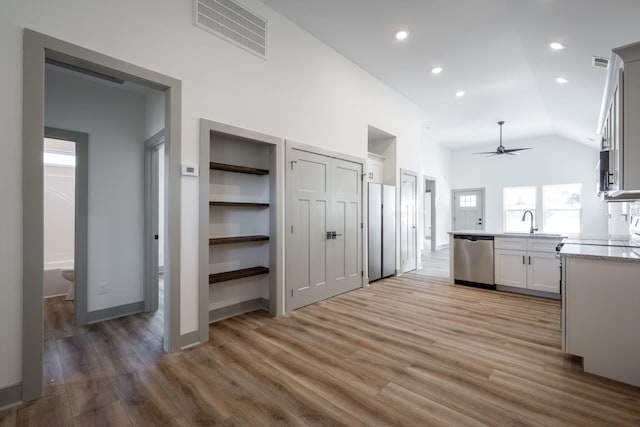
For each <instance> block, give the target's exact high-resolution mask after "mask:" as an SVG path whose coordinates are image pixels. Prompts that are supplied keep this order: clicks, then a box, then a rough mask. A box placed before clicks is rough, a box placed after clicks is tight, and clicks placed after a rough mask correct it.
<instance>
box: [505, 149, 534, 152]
mask: <svg viewBox="0 0 640 427" xmlns="http://www.w3.org/2000/svg"><path fill="white" fill-rule="evenodd" d="M522 150H531V148H506V149H505V150H504V152H505V153H512V152H514V151H522Z"/></svg>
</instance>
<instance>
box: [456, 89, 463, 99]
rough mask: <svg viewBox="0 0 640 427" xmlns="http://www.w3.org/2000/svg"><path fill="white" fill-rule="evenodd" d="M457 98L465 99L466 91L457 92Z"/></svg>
mask: <svg viewBox="0 0 640 427" xmlns="http://www.w3.org/2000/svg"><path fill="white" fill-rule="evenodd" d="M456 96H457V97H458V98H461V97H463V96H464V91H463V90H459V91H457V92H456Z"/></svg>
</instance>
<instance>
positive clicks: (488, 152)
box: [473, 151, 497, 154]
mask: <svg viewBox="0 0 640 427" xmlns="http://www.w3.org/2000/svg"><path fill="white" fill-rule="evenodd" d="M473 154H497V153H496V152H495V151H482V152H480V153H473Z"/></svg>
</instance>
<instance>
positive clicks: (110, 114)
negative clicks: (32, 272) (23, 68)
mask: <svg viewBox="0 0 640 427" xmlns="http://www.w3.org/2000/svg"><path fill="white" fill-rule="evenodd" d="M145 115H146V113H145V97H144V96H143V95H141V94H138V93H131V92H127V91H124V90H122V89H120V88H119V86H117V85H114V84H112V83H109V82H104V83H103V82H101V81H98V80H95V79H90V78H88V77H86V76H83V75H78V74H75V73H70V72H68V71H60V70H59V69H57V68H54V67H49V66H48V67H47V69H46V80H45V124H46V125H47V126H52V127H56V128H61V129H66V130H72V131H78V132H85V133H87V134H89V230H88V254H87V255H88V283H87V297H88V301H87V309H88V311H95V310H100V309H105V308H110V307H115V306H120V305H125V304H129V303H132V302H137V301H141V300H142V299H143V288H142V286H143V264H144V263H143V229H144V210H143V200H144V187H143V184H144V140H145Z"/></svg>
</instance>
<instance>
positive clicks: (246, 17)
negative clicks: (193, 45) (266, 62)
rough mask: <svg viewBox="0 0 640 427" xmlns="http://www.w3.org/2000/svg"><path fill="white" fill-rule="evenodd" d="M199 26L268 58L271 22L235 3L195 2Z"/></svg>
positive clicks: (222, 1) (210, 0)
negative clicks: (268, 31) (268, 26)
mask: <svg viewBox="0 0 640 427" xmlns="http://www.w3.org/2000/svg"><path fill="white" fill-rule="evenodd" d="M194 4H195V7H194V11H195V25H196V27H199V28H202V29H203V30H205V31H208V32H210V33H213V34H215V35H217V36H219V37H222V38H223V39H225V40H227V41H229V42H231V43H233V44H235V45H237V46H240V47H242V48H243V49H246V50H248V51H249V52H251V53H253V54H256V55H258V56H259V57H261V58H263V59H266V56H267V21H266V20H265V19H263V18H261V17H259V16H258V15H256V14H255V13H253V12H251V11H250V10H248V9H247V8H245V7H243V6H240V5H239V4H238V3H236V2H234V1H231V0H195V1H194Z"/></svg>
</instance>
